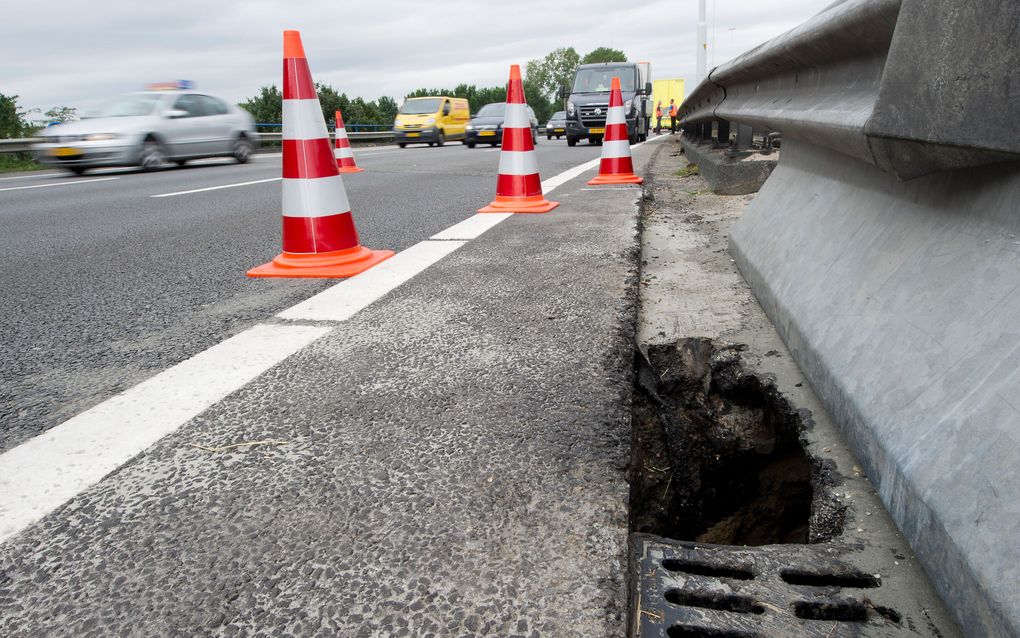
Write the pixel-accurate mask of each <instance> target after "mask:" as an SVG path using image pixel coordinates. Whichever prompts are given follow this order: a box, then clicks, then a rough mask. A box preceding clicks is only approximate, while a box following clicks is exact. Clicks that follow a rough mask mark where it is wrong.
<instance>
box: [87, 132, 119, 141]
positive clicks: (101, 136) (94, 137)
mask: <svg viewBox="0 0 1020 638" xmlns="http://www.w3.org/2000/svg"><path fill="white" fill-rule="evenodd" d="M84 139H85V141H86V142H103V141H106V140H115V139H117V136H116V135H114V134H113V133H89V134H88V135H86V136H85V138H84Z"/></svg>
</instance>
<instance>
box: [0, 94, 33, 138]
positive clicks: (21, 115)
mask: <svg viewBox="0 0 1020 638" xmlns="http://www.w3.org/2000/svg"><path fill="white" fill-rule="evenodd" d="M25 115H26V113H25V112H24V111H22V110H20V109H19V108H18V96H17V95H4V94H3V93H0V139H6V138H18V137H23V136H24V135H25V132H26V130H27V128H28V126H27V124H26V123H25Z"/></svg>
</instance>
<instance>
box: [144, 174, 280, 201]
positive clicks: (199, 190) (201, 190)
mask: <svg viewBox="0 0 1020 638" xmlns="http://www.w3.org/2000/svg"><path fill="white" fill-rule="evenodd" d="M282 179H283V178H282V177H270V178H269V179H256V180H253V181H250V182H238V183H237V184H224V185H222V186H209V187H207V188H196V189H194V190H190V191H178V192H176V193H163V194H162V195H149V197H174V196H176V195H190V194H192V193H204V192H206V191H218V190H220V189H221V188H237V187H238V186H250V185H252V184H265V183H266V182H278V181H280V180H282Z"/></svg>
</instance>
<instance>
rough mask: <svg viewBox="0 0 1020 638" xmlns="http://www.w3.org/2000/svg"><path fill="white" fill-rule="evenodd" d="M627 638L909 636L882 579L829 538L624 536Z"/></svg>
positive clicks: (909, 633)
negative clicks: (762, 540)
mask: <svg viewBox="0 0 1020 638" xmlns="http://www.w3.org/2000/svg"><path fill="white" fill-rule="evenodd" d="M631 544H632V548H631V549H632V551H633V554H632V562H631V576H632V578H633V583H634V587H633V592H634V594H633V595H634V601H633V605H632V607H631V609H632V610H633V621H632V623H633V624H632V627H633V632H632V636H634V637H635V638H660V637H661V638H700V637H704V638H794V637H797V636H805V637H810V636H818V637H821V638H836V637H837V636H899V635H914V634H913V632H911V631H910V630H909V628H908V627H907V626H906V623H902V619H901V617H900V614H899V613H898V612H897V611H896V610H894V609H893V608H892V607H891V606H889V605H888V604H883V599H884V598H885V592H884V591H883V590H882V587H881V586H882V579H881V576H879V575H877V574H870V573H868V572H867V571H866V570H864V569H861V568H860V567H858V566H855V565H853V564H851V563H850V562H848V561H847V560H844V559H842V558H840V557H839V550H838V549H836V548H834V547H832V546H831V545H767V546H761V547H736V546H723V545H707V544H704V543H693V542H684V541H674V540H670V539H666V538H662V537H659V536H653V535H650V534H634V535H633V536H632V537H631Z"/></svg>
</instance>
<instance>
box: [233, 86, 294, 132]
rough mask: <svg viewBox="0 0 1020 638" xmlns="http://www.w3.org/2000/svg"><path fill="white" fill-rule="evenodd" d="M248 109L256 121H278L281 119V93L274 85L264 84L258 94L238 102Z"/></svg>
mask: <svg viewBox="0 0 1020 638" xmlns="http://www.w3.org/2000/svg"><path fill="white" fill-rule="evenodd" d="M238 106H240V107H241V108H242V109H244V110H246V111H248V112H249V113H251V114H252V117H254V118H255V121H256V122H266V123H268V122H280V121H282V120H283V94H281V93H280V89H278V88H276V85H275V84H274V85H272V86H264V87H262V88H261V89H259V94H258V95H256V96H255V97H250V98H248V99H247V100H246V101H244V102H241V103H239V104H238Z"/></svg>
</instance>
